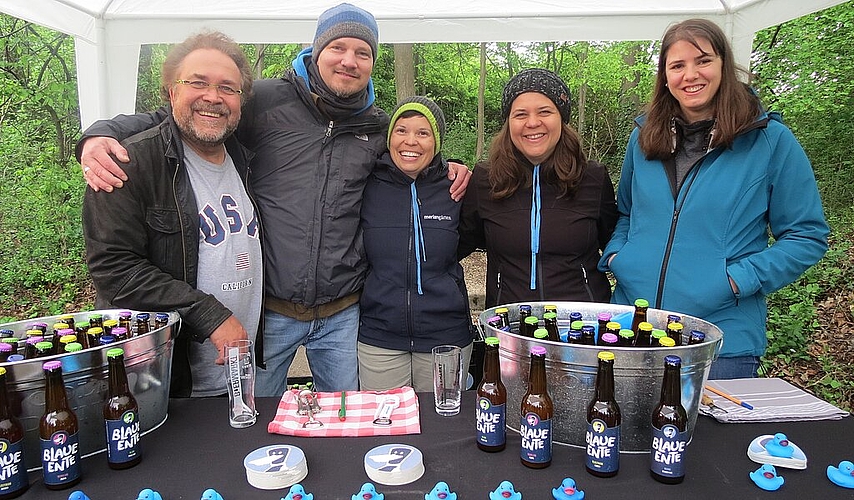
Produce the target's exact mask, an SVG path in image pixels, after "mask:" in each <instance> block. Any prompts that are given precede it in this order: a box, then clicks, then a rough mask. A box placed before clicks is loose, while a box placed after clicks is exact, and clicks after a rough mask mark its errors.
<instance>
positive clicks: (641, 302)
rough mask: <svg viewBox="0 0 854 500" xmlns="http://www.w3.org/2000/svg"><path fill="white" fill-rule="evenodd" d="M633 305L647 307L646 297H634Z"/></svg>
mask: <svg viewBox="0 0 854 500" xmlns="http://www.w3.org/2000/svg"><path fill="white" fill-rule="evenodd" d="M635 307H649V301H648V300H646V299H636V300H635Z"/></svg>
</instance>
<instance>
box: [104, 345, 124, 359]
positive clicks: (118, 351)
mask: <svg viewBox="0 0 854 500" xmlns="http://www.w3.org/2000/svg"><path fill="white" fill-rule="evenodd" d="M124 355H125V351H124V349H122V348H121V347H113V348H111V349H108V350H107V357H108V358H117V357H119V356H124Z"/></svg>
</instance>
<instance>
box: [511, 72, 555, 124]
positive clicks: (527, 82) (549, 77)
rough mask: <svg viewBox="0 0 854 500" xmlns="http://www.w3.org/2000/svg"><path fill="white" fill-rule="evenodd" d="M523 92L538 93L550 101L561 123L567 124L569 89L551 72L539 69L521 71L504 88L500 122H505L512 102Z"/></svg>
mask: <svg viewBox="0 0 854 500" xmlns="http://www.w3.org/2000/svg"><path fill="white" fill-rule="evenodd" d="M525 92H539V93H540V94H543V95H544V96H546V97H548V98H549V99H551V101H552V102H553V103H555V106H557V110H558V111H559V112H560V117H561V119H562V120H563V122H564V123H569V119H570V111H571V106H570V104H571V103H570V101H569V87H567V86H566V84H565V83H564V82H563V80H561V78H560V77H559V76H557V75H556V74H554V73H553V72H551V71H549V70H547V69H540V68H531V69H525V70H522V71H520V72H519V73H516V76H514V77H513V78H511V79H510V81H509V82H507V85H505V86H504V93H503V94H502V95H501V118H502V120H504V121H507V118H508V117H509V116H510V106H512V105H513V101H514V100H516V98H517V97H519V94H524V93H525Z"/></svg>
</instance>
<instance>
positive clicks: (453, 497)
mask: <svg viewBox="0 0 854 500" xmlns="http://www.w3.org/2000/svg"><path fill="white" fill-rule="evenodd" d="M424 500H457V494H456V493H453V492H451V488H450V486H448V483H446V482H445V481H439V482H438V483H436V486H433V489H432V490H430V493H427V494H426V495H424Z"/></svg>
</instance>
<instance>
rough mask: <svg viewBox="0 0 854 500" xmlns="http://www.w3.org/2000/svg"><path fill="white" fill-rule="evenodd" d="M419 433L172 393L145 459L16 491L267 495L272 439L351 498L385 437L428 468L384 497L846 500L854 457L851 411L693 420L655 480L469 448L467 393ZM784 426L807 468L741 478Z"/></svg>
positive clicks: (314, 484) (559, 451) (644, 469)
mask: <svg viewBox="0 0 854 500" xmlns="http://www.w3.org/2000/svg"><path fill="white" fill-rule="evenodd" d="M419 398H420V401H421V427H422V429H421V431H422V432H421V434H420V435H408V436H396V437H376V438H374V437H370V438H368V437H363V438H293V437H289V436H281V435H277V434H268V433H267V423H268V422H269V421H270V420H272V418H273V415H274V413H275V407H276V403H277V400H274V399H269V398H266V399H259V400H258V410H259V411H260V412H261V414H260V415H259V419H258V423H257V424H255V425H254V426H253V427H250V428H247V429H232V428H231V427H229V425H228V417H227V415H226V400H225V399H224V398H213V399H202V400H198V399H196V400H194V399H176V400H172V401H170V404H169V417H168V419H167V421H166V423H165V424H164V425H163V426H162V427H160V428H158V429H156V430H154V431H152V432H150V433H149V434H147V435H146V436H144V437H143V440H142V445H143V447H144V448H143V460H142V463H140V464H139V465H138V466H136V467H134V468H132V469H129V470H125V471H113V470H110V469H108V468H107V464H106V458H105V456H104V454H99V455H95V456H92V457H89V458H86V459H84V460H83V464H82V465H83V480H82V481H81V482H80V483H79V484H78V485H77V486H75V487H74V488H71V489H67V490H63V491H49V490H47V489H46V488H45V487H44V485H43V484H42V483H41V478H40V472H36V473H31V478H30V479H31V483H32V484H31V486H30V489H29V491H28V492H27V493H25V494H24V496H23V497H22V498H24V499H35V498H38V499H63V500H64V499H67V498H68V495H69V493H70V492H71V491H73V490H75V489H79V490H82V491H84V492H85V493H86V494H87V495H88V496H89V497H90V498H91V499H92V500H135V499H136V498H137V493H138V492H139V491H140V490H142V489H143V488H152V489H155V490H157V491H159V492H160V493H161V495H162V496H163V499H164V500H176V499H199V498H200V497H201V495H202V492H203V491H204V490H205V489H207V488H214V489H216V490H217V491H218V492H219V493H220V494H222V496H223V497H224V499H225V500H238V499H240V500H242V499H261V500H265V499H271V500H278V499H280V498H282V497H284V496H285V495H286V494H287V489H284V490H259V489H255V488H253V487H252V486H250V485H249V483H248V482H247V481H246V474H245V470H244V468H243V458H244V457H245V456H246V455H247V454H248V453H249V452H251V451H252V450H254V449H256V448H259V447H261V446H266V445H270V444H282V443H284V444H291V445H295V446H298V447H299V448H301V449H302V450H303V452H304V453H305V455H306V459H307V463H308V477H306V478H305V479H304V480H303V481H302V485H303V486H304V487H305V489H306V491H307V492H309V493H313V494H314V498H315V499H316V500H327V499H344V500H350V499H351V497H352V495H353V494H355V493H357V492H358V491H359V488H360V487H361V485H362V484H363V483H365V482H368V481H370V479H369V478H368V477H367V475H366V474H365V470H364V466H363V464H364V456H365V453H366V452H367V451H368V450H370V449H371V448H373V447H375V446H378V445H381V444H387V443H404V444H409V445H412V446H415V447H417V448H418V449H420V450H421V452H422V453H423V455H424V463H425V468H426V472H425V473H424V475H423V476H422V477H421V479H419V480H417V481H415V482H414V483H411V484H408V485H404V486H384V485H380V484H376V483H375V484H376V485H377V490H378V491H379V492H381V493H383V494H384V495H385V498H386V500H398V499H407V500H416V499H417V500H422V499H424V495H425V493H427V492H429V491H430V489H431V488H432V487H433V485H434V484H435V483H436V482H438V481H445V482H447V483H448V484H449V485H450V486H451V490H452V491H455V492H457V494H458V495H459V497H458V498H459V499H460V500H473V499H478V500H482V499H488V498H489V492H491V491H492V490H493V489H495V488H496V487H497V486H498V484H499V483H500V482H501V481H503V480H509V481H511V482H513V484H514V485H515V486H516V489H517V491H520V492H521V493H522V494H523V498H524V499H525V500H548V499H551V498H552V495H551V490H552V488H554V487H556V486H558V485H559V484H560V482H561V480H562V479H563V478H564V477H566V476H571V477H573V478H575V480H576V481H577V482H578V486H579V487H580V489H582V490H584V491H585V493H586V496H585V498H587V499H588V500H600V499H618V498H680V499H681V498H690V499H691V500H698V499H714V500H723V499H753V498H756V499H760V498H761V499H768V498H774V499H775V500H782V499H789V498H791V499H795V498H797V499H799V500H800V499H821V500H828V499H836V498H840V499H843V498H844V499H854V489H844V488H841V487H839V486H836V485H834V484H832V483H831V482H830V481H828V479H827V476H826V472H825V471H826V468H827V466H828V465H834V466H836V465H838V464H839V462H840V461H842V460H852V459H854V446H852V445H854V419H852V418H851V417H848V418H844V419H842V420H838V421H818V422H792V423H768V424H719V423H717V422H716V421H714V420H712V419H710V418H708V417H705V416H700V417H699V419H698V422H697V426H696V430H695V432H694V438H693V441H692V442H691V444H690V445H689V446H688V450H687V457H686V471H687V474H686V477H685V481H684V482H683V483H682V484H679V485H672V486H670V485H664V484H660V483H658V482H656V481H654V480H653V479H652V478H651V477H650V476H649V472H648V471H649V468H648V465H649V456H648V455H647V454H625V453H624V454H622V455H621V457H620V462H621V463H620V472H619V474H618V475H617V476H616V477H614V478H609V479H601V478H596V477H593V476H591V475H589V474H588V473H587V472H586V471H585V469H584V454H583V453H584V452H583V450H581V449H579V448H576V447H569V446H555V447H554V458H553V461H552V465H551V467H549V468H547V469H542V470H532V469H528V468H526V467H524V466H523V465H521V464H520V463H519V441H520V440H519V435H518V434H515V433H513V432H508V439H507V449H506V450H504V451H503V452H500V453H484V452H481V451H480V450H479V449H478V448H477V446H475V444H474V394H473V393H472V391H468V392H466V393H465V395H464V398H463V407H462V412H461V413H460V414H459V415H457V416H455V417H440V416H438V415H437V414H436V413H435V412H434V411H433V405H432V395H429V394H419ZM775 432H784V433H786V434H787V435H788V437H789V439H790V440H791V441H793V442H794V443H796V444H797V445H798V446H799V447H800V448H801V449H802V450H803V451H804V453H806V455H807V457H808V460H809V466H808V468H807V469H806V470H792V469H783V468H778V473H779V474H780V475H782V476H783V477H784V478H785V484H784V485H783V487H782V488H781V489H780V490H778V491H776V492H773V493H770V492H766V491H764V490H760V489H759V488H758V487H756V486H755V485H754V484H753V482H751V480H750V479H749V477H748V473H750V472H752V471H754V470H756V469H757V468H758V467H759V465H758V464H756V463H754V462H752V461H751V460H750V459H748V458H747V446H748V444H749V443H750V441H751V440H752V439H753V438H755V437H756V436H759V435H762V434H773V433H775Z"/></svg>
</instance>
